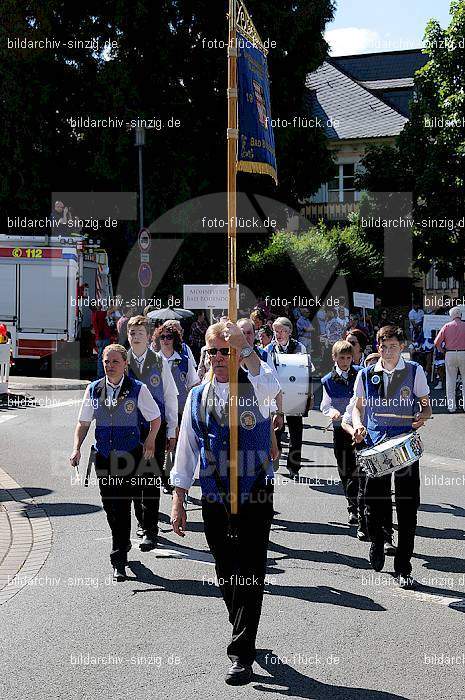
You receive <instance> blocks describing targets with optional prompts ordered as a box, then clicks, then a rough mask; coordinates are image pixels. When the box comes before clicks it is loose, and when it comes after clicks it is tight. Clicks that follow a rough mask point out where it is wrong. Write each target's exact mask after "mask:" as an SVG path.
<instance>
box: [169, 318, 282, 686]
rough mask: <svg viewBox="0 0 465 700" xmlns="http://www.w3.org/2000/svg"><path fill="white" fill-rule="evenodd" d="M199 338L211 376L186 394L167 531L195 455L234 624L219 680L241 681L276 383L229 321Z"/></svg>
mask: <svg viewBox="0 0 465 700" xmlns="http://www.w3.org/2000/svg"><path fill="white" fill-rule="evenodd" d="M206 343H207V348H208V353H209V355H210V357H211V361H212V368H213V375H214V376H213V379H212V380H211V381H210V382H208V383H207V384H205V385H202V386H198V387H194V389H192V391H191V392H190V394H189V396H188V398H187V402H186V408H185V410H184V413H183V417H182V422H181V429H180V432H179V441H178V449H177V453H176V458H175V463H174V468H173V470H172V472H171V477H170V478H171V483H172V484H173V485H174V486H175V487H176V489H175V494H174V496H173V507H172V513H171V523H172V525H173V530H174V532H175V533H176V534H177V535H179V536H181V537H184V535H185V534H186V533H185V531H186V520H187V515H186V511H185V508H184V498H185V495H186V494H187V491H188V489H189V488H190V487H191V486H192V484H193V481H194V473H195V470H196V467H197V462H198V460H199V458H200V476H199V479H200V486H201V488H202V516H203V520H204V527H205V537H206V539H207V543H208V546H209V548H210V550H211V552H212V554H213V557H214V559H215V566H216V574H217V577H218V582H219V586H220V590H221V594H222V596H223V599H224V602H225V604H226V607H227V609H228V613H229V620H230V622H231V624H232V627H233V629H232V638H231V642H230V643H229V645H228V647H227V654H228V656H229V658H230V660H231V662H232V666H231V668H230V669H229V671H228V673H227V675H226V683H228V684H230V685H244V684H246V683H249V682H250V680H251V678H252V664H253V662H254V660H255V654H256V647H255V640H256V635H257V629H258V624H259V620H260V613H261V607H262V600H263V591H264V579H265V572H266V559H267V548H268V540H269V533H270V527H271V521H272V517H273V474H274V472H273V468H272V465H271V459H270V448H271V439H270V418H269V405H270V401H271V400H272V399H273V398H274V396H275V395H276V393H277V392H278V390H279V386H278V385H277V382H276V380H275V378H274V376H273V374H272V372H271V370H270V368H269V367H267V366H266V365H265V364H264V363H263V362H261V361H260V359H259V357H258V355H257V354H256V353H255V352H254V350H253V348H252V346H250V345H249V344H248V343H247V341H246V339H245V336H244V334H243V333H242V331H241V330H240V328H239V327H238V326H237V325H236V324H234V323H232V322H231V321H227V322H224V323H215V324H214V325H212V326H210V327H209V328H208V330H207V333H206ZM230 347H234V348H236V350H237V357H238V361H239V362H240V363H241V364H242V365H243V366H244V367H245V369H242V367H241V368H239V370H238V425H239V432H238V440H239V450H238V473H239V513H238V516H231V514H230V500H231V499H230V492H229V489H230V485H229V479H228V472H229V455H228V452H229V425H228V418H229V370H230V368H229V363H230V357H229V351H230ZM234 371H235V370H234ZM231 517H233V518H236V517H237V525H238V527H237V529H236V528H233V529H231ZM234 534H235V535H237V538H236V537H233V535H234Z"/></svg>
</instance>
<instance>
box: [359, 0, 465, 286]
mask: <svg viewBox="0 0 465 700" xmlns="http://www.w3.org/2000/svg"><path fill="white" fill-rule="evenodd" d="M464 36H465V3H464V2H463V0H454V2H452V3H451V22H450V25H449V27H448V28H447V29H442V28H441V27H440V25H439V24H438V23H437V22H436V21H433V20H432V21H430V22H429V24H428V26H427V28H426V33H425V45H426V49H425V51H426V53H427V54H428V56H429V61H428V63H427V64H426V65H425V66H424V67H423V68H422V69H420V70H419V71H418V72H417V74H416V78H415V91H416V98H415V99H414V100H413V101H412V103H411V118H410V121H409V122H408V123H407V124H406V126H405V128H404V129H403V131H402V133H401V134H400V136H399V138H398V141H397V144H396V146H395V147H393V148H390V147H385V146H384V147H381V148H379V147H378V148H372V149H369V151H368V152H367V155H366V157H365V159H364V161H363V166H364V167H365V168H366V172H365V173H364V174H363V175H362V176H361V177H360V178H359V182H358V186H359V187H362V188H366V189H368V190H370V191H372V192H380V191H384V192H396V191H398V192H399V191H400V192H409V191H410V192H412V194H413V216H414V219H415V222H416V227H415V238H414V244H415V259H416V263H417V266H418V267H419V268H420V269H423V270H426V269H428V268H429V266H430V265H431V261H432V260H436V261H437V262H438V270H439V272H442V273H443V274H444V275H450V274H455V276H456V277H457V278H458V279H459V280H463V274H464V261H465V255H464V251H465V226H464V225H463V224H464V219H463V217H464V216H465V48H464V43H463V37H464ZM436 222H445V225H444V224H443V223H437V224H436Z"/></svg>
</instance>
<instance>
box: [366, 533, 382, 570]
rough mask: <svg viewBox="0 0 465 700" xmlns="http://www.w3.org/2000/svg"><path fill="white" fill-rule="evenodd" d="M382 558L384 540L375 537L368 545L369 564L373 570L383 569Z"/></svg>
mask: <svg viewBox="0 0 465 700" xmlns="http://www.w3.org/2000/svg"><path fill="white" fill-rule="evenodd" d="M384 558H385V555H384V542H383V540H382V539H380V538H377V539H376V540H374V542H372V543H371V546H370V564H371V566H372V567H373V569H374V570H375V571H382V570H383V566H384Z"/></svg>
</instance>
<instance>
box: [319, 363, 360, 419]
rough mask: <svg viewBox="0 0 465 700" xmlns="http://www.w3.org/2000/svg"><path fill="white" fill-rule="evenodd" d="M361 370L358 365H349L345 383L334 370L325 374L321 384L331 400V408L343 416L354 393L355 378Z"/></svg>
mask: <svg viewBox="0 0 465 700" xmlns="http://www.w3.org/2000/svg"><path fill="white" fill-rule="evenodd" d="M361 369H362V368H361V367H359V365H351V366H350V367H349V371H348V375H347V383H346V382H345V381H344V380H343V378H342V377H340V376H339V375H338V373H337V372H336V370H335V369H333V370H332V371H331V372H328V374H325V376H324V377H322V379H321V383H322V384H323V386H324V388H325V389H326V393H327V394H328V396H329V397H330V399H331V403H332V405H333V408H335V409H336V411H339V413H340V414H341V415H343V414H344V412H345V410H346V408H347V406H348V405H349V401H350V399H351V398H352V395H353V393H354V384H355V378H356V376H357V374H358V372H359V371H360V370H361Z"/></svg>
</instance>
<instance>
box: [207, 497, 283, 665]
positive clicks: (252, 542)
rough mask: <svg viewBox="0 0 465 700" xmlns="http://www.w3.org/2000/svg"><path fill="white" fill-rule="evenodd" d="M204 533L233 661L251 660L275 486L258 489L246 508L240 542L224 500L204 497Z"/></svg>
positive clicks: (240, 516) (261, 600)
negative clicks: (234, 538) (230, 529)
mask: <svg viewBox="0 0 465 700" xmlns="http://www.w3.org/2000/svg"><path fill="white" fill-rule="evenodd" d="M202 515H203V520H204V527H205V537H206V539H207V543H208V546H209V548H210V551H211V553H212V554H213V557H214V559H215V568H216V575H217V578H218V583H219V587H220V590H221V594H222V596H223V600H224V602H225V604H226V607H227V609H228V613H229V622H230V623H231V625H232V637H231V641H230V643H229V644H228V648H227V654H228V656H229V658H230V659H231V661H233V662H234V661H239V662H241V663H243V664H252V663H253V661H254V660H255V654H256V649H255V640H256V637H257V630H258V624H259V621H260V614H261V609H262V602H263V589H264V585H265V573H266V558H267V549H268V541H269V537H270V528H271V521H272V518H273V488H272V487H264V488H262V489H259V490H257V492H256V493H255V495H254V497H253V499H252V500H251V502H249V503H246V504H244V505H243V506H241V509H240V515H239V540H238V542H237V544H234V543H232V542H231V540H230V539H229V537H228V526H229V518H228V515H227V513H226V508H225V507H224V505H223V504H222V503H211V502H207V501H206V500H205V499H202Z"/></svg>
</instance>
